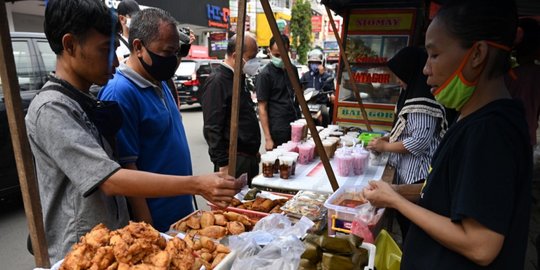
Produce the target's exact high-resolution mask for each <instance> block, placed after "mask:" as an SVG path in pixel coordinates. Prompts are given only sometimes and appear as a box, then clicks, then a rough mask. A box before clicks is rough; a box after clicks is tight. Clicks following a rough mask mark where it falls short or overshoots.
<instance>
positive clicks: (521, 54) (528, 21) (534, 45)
mask: <svg viewBox="0 0 540 270" xmlns="http://www.w3.org/2000/svg"><path fill="white" fill-rule="evenodd" d="M519 28H521V31H522V33H523V38H522V40H521V42H520V43H518V44H516V57H517V61H518V63H519V64H521V62H527V61H531V60H534V58H536V57H538V53H539V50H540V23H539V22H538V21H537V20H535V19H533V18H521V19H519Z"/></svg>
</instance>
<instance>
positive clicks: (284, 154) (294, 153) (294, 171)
mask: <svg viewBox="0 0 540 270" xmlns="http://www.w3.org/2000/svg"><path fill="white" fill-rule="evenodd" d="M282 156H285V157H292V158H293V163H292V168H291V175H295V174H296V163H297V161H298V156H299V154H298V153H296V152H285V153H283V155H282Z"/></svg>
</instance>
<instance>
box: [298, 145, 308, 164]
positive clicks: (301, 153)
mask: <svg viewBox="0 0 540 270" xmlns="http://www.w3.org/2000/svg"><path fill="white" fill-rule="evenodd" d="M310 156H311V145H310V144H308V143H302V144H299V145H298V163H300V164H308V163H309V161H310V159H309V157H310Z"/></svg>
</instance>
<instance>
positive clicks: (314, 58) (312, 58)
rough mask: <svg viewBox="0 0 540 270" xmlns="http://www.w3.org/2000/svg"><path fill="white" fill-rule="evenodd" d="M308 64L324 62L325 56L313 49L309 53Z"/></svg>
mask: <svg viewBox="0 0 540 270" xmlns="http://www.w3.org/2000/svg"><path fill="white" fill-rule="evenodd" d="M308 62H319V63H321V64H322V63H323V62H324V55H323V53H322V52H321V50H319V49H313V50H311V51H310V52H309V53H308Z"/></svg>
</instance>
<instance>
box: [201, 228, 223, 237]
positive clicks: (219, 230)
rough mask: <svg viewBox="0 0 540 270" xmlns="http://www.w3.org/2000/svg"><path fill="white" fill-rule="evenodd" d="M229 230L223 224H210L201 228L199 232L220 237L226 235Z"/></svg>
mask: <svg viewBox="0 0 540 270" xmlns="http://www.w3.org/2000/svg"><path fill="white" fill-rule="evenodd" d="M226 233H227V230H226V229H225V228H224V227H221V226H216V225H214V226H209V227H206V228H204V229H201V230H199V234H200V235H203V236H208V237H210V238H214V239H219V238H222V237H224V236H225V235H226Z"/></svg>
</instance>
